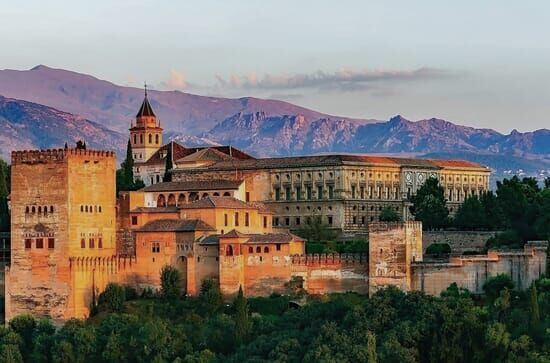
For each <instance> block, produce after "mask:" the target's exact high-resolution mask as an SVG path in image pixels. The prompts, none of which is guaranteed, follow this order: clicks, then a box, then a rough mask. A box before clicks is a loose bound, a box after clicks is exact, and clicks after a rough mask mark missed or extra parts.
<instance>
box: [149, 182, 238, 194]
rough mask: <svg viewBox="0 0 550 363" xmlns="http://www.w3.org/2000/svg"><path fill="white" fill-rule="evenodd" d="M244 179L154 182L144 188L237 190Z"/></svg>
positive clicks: (162, 190)
mask: <svg viewBox="0 0 550 363" xmlns="http://www.w3.org/2000/svg"><path fill="white" fill-rule="evenodd" d="M242 183H243V181H242V180H223V179H218V180H193V181H175V182H164V183H158V184H152V185H149V186H146V187H145V188H142V189H141V191H143V192H179V191H200V190H236V189H239V187H240V186H241V184H242Z"/></svg>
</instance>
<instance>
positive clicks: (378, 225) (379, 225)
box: [369, 221, 422, 233]
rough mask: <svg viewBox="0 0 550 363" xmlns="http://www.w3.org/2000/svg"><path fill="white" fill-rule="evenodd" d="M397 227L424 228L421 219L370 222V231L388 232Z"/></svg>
mask: <svg viewBox="0 0 550 363" xmlns="http://www.w3.org/2000/svg"><path fill="white" fill-rule="evenodd" d="M396 229H420V230H422V222H420V221H404V222H374V223H369V233H376V232H386V231H391V230H396Z"/></svg>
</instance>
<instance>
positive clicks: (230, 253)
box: [225, 245, 233, 256]
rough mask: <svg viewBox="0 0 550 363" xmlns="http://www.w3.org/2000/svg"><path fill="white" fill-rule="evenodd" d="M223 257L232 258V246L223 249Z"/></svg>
mask: <svg viewBox="0 0 550 363" xmlns="http://www.w3.org/2000/svg"><path fill="white" fill-rule="evenodd" d="M225 255H226V256H233V246H231V245H228V246H227V248H226V249H225Z"/></svg>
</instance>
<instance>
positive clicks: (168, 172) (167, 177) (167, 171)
mask: <svg viewBox="0 0 550 363" xmlns="http://www.w3.org/2000/svg"><path fill="white" fill-rule="evenodd" d="M172 146H173V144H172V143H170V144H169V147H168V152H167V154H166V164H165V166H164V176H163V177H162V181H163V182H171V181H172V169H173V168H174V161H173V160H172V159H173V158H174V156H173V155H172Z"/></svg>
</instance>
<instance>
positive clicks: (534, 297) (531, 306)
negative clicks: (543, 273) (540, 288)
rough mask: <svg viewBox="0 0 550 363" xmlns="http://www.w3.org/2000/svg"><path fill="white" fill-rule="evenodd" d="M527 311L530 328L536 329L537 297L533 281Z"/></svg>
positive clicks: (537, 316)
mask: <svg viewBox="0 0 550 363" xmlns="http://www.w3.org/2000/svg"><path fill="white" fill-rule="evenodd" d="M529 313H530V317H529V318H530V319H529V320H530V323H531V328H532V329H536V328H537V327H538V326H539V323H540V311H539V297H538V293H537V285H535V283H533V286H532V287H531V301H530V302H529Z"/></svg>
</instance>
